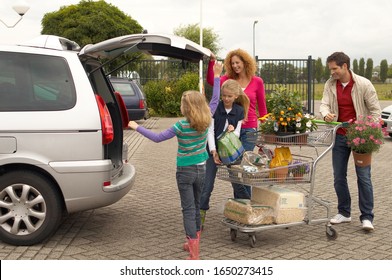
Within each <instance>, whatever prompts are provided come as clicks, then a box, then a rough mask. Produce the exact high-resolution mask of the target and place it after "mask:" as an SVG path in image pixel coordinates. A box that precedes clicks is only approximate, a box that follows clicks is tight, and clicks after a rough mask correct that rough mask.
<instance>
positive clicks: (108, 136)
mask: <svg viewBox="0 0 392 280" xmlns="http://www.w3.org/2000/svg"><path fill="white" fill-rule="evenodd" d="M95 99H96V100H97V103H98V108H99V115H100V117H101V125H102V144H104V145H105V144H109V143H111V142H112V141H113V138H114V131H113V122H112V118H111V116H110V113H109V110H108V107H107V106H106V104H105V101H104V100H103V99H102V97H101V96H99V95H98V94H96V95H95Z"/></svg>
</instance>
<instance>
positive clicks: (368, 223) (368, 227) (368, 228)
mask: <svg viewBox="0 0 392 280" xmlns="http://www.w3.org/2000/svg"><path fill="white" fill-rule="evenodd" d="M362 229H363V230H366V231H373V230H374V226H373V224H372V222H371V221H369V220H363V221H362Z"/></svg>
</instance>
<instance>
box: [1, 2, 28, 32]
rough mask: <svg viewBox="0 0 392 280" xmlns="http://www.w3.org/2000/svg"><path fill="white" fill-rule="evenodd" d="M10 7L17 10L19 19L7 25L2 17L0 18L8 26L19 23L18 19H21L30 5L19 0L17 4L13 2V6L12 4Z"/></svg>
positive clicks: (12, 26) (11, 26)
mask: <svg viewBox="0 0 392 280" xmlns="http://www.w3.org/2000/svg"><path fill="white" fill-rule="evenodd" d="M12 9H14V11H15V12H17V13H18V15H19V16H20V17H19V20H18V21H17V22H15V24H13V25H8V24H6V23H5V22H4V21H3V20H2V19H0V21H1V22H2V23H3V24H4V25H5V26H6V27H8V28H14V27H15V26H16V25H17V24H18V23H19V21H21V20H22V18H23V16H24V15H25V14H26V13H27V11H28V10H29V9H30V7H29V6H28V5H27V3H26V2H24V1H20V2H18V3H17V4H15V5H14V6H12Z"/></svg>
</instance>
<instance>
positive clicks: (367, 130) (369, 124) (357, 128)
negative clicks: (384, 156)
mask: <svg viewBox="0 0 392 280" xmlns="http://www.w3.org/2000/svg"><path fill="white" fill-rule="evenodd" d="M382 124H383V121H382V120H381V119H380V120H379V121H377V122H375V121H374V120H373V117H372V116H367V117H363V116H361V117H360V118H359V119H357V120H355V121H350V122H349V126H348V128H347V132H346V137H347V144H348V145H349V146H350V148H351V150H352V151H354V152H357V153H361V154H365V153H372V152H377V151H378V150H379V149H380V146H381V144H383V143H384V135H387V133H386V128H382Z"/></svg>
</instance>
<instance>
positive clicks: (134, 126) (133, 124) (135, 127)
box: [128, 121, 139, 130]
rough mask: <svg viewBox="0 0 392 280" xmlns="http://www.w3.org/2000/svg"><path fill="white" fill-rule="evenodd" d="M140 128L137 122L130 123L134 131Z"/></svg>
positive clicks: (129, 125)
mask: <svg viewBox="0 0 392 280" xmlns="http://www.w3.org/2000/svg"><path fill="white" fill-rule="evenodd" d="M138 126H139V125H138V124H137V123H136V122H135V121H130V122H129V123H128V127H130V128H132V129H133V130H136V129H137V127H138Z"/></svg>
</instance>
